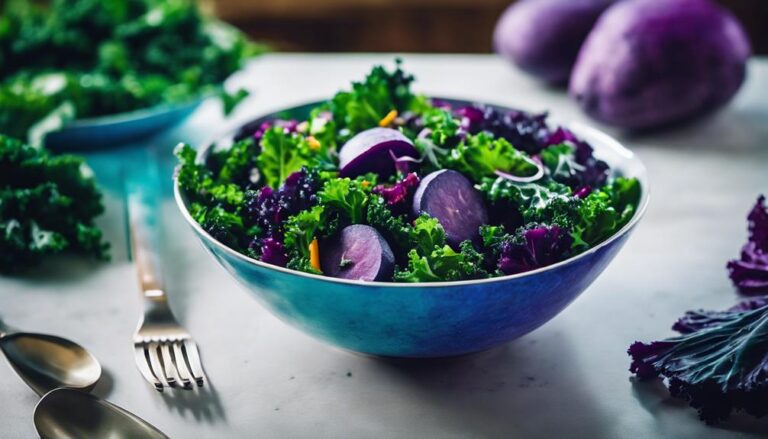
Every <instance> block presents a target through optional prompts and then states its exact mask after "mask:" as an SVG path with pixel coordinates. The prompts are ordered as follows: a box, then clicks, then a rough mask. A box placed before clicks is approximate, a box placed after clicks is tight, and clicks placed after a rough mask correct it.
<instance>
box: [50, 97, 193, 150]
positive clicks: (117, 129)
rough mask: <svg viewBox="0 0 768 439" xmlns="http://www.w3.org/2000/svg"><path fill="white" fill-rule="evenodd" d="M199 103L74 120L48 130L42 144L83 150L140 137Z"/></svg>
mask: <svg viewBox="0 0 768 439" xmlns="http://www.w3.org/2000/svg"><path fill="white" fill-rule="evenodd" d="M200 102H201V101H200V100H195V101H193V102H190V103H187V104H183V105H173V106H168V105H164V106H158V107H154V108H148V109H145V110H137V111H132V112H129V113H123V114H116V115H112V116H103V117H96V118H91V119H81V120H75V121H73V122H71V123H68V124H66V125H65V126H64V127H63V128H62V129H61V130H59V131H53V132H51V133H49V134H48V135H47V136H46V138H45V145H46V146H47V147H48V148H50V149H52V150H55V151H86V150H93V149H100V148H111V147H114V146H116V145H120V144H124V143H129V142H132V141H136V140H140V139H142V138H145V137H149V136H151V135H152V134H156V133H158V132H160V131H162V130H165V129H168V128H170V127H172V126H174V125H176V124H178V123H179V122H181V121H182V120H184V119H185V118H186V117H187V116H189V115H190V114H192V112H193V111H195V109H196V108H197V107H198V105H200Z"/></svg>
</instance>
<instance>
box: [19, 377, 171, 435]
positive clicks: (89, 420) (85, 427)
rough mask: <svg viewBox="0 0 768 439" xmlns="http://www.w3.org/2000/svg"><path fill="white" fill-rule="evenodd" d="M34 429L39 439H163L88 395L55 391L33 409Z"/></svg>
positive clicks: (130, 416) (144, 424) (133, 417)
mask: <svg viewBox="0 0 768 439" xmlns="http://www.w3.org/2000/svg"><path fill="white" fill-rule="evenodd" d="M34 419H35V428H36V429H37V434H39V435H40V437H41V438H42V439H80V438H110V439H122V438H125V439H129V438H146V439H167V438H168V436H166V435H165V434H163V433H162V432H161V431H160V430H158V429H156V428H155V427H153V426H152V425H150V424H149V423H147V422H146V421H145V420H143V419H141V418H139V417H138V416H136V415H134V414H132V413H130V412H128V411H126V410H124V409H122V408H120V407H118V406H116V405H114V404H111V403H109V402H107V401H105V400H103V399H100V398H97V397H95V396H93V395H91V394H90V393H85V392H81V391H79V390H73V389H56V390H52V391H50V392H49V393H48V394H46V395H45V396H44V397H43V399H41V400H40V402H39V403H38V404H37V407H35V416H34Z"/></svg>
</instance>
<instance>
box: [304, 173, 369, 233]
mask: <svg viewBox="0 0 768 439" xmlns="http://www.w3.org/2000/svg"><path fill="white" fill-rule="evenodd" d="M368 177H369V178H373V182H372V181H371V180H369V179H366V176H363V177H362V178H361V177H358V178H357V179H355V180H352V179H350V178H335V179H331V180H328V181H326V182H325V184H324V185H323V188H322V190H320V192H318V193H317V197H318V199H319V200H320V204H322V205H325V206H328V207H329V208H332V209H335V210H336V211H338V212H339V213H340V214H341V216H342V217H344V218H346V219H347V220H348V221H349V222H350V223H351V224H361V223H363V222H365V216H366V209H367V208H368V203H369V201H370V193H371V189H372V187H373V185H374V184H375V178H374V177H370V176H368Z"/></svg>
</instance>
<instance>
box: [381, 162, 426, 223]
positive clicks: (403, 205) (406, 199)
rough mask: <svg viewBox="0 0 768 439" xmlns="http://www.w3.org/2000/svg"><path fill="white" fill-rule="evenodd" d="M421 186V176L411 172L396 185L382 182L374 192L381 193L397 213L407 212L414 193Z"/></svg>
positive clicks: (390, 207)
mask: <svg viewBox="0 0 768 439" xmlns="http://www.w3.org/2000/svg"><path fill="white" fill-rule="evenodd" d="M418 186H419V176H418V175H416V174H415V173H413V172H411V173H410V174H408V175H406V176H405V177H404V178H403V179H402V180H400V181H398V182H397V183H395V184H394V185H383V184H380V185H378V186H376V187H374V188H373V193H375V194H379V195H381V197H382V198H384V200H385V201H386V202H387V206H388V207H389V209H390V210H391V211H392V212H393V213H396V214H402V213H406V212H407V211H408V209H409V208H410V206H411V201H412V200H413V194H414V192H416V188H417V187H418Z"/></svg>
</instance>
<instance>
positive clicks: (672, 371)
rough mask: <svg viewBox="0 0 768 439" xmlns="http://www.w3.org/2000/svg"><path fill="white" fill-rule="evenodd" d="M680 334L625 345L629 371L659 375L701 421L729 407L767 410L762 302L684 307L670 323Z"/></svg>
mask: <svg viewBox="0 0 768 439" xmlns="http://www.w3.org/2000/svg"><path fill="white" fill-rule="evenodd" d="M675 329H676V330H678V331H681V332H684V334H683V335H680V336H677V337H672V338H668V339H666V340H662V341H658V342H653V343H650V344H645V343H641V342H635V343H634V344H632V346H630V347H629V350H628V353H629V355H630V356H631V357H632V363H631V366H630V371H631V372H634V373H635V374H637V376H638V377H640V378H653V377H656V376H662V377H663V378H665V379H667V382H668V385H669V391H670V393H671V394H672V396H675V397H677V398H681V399H684V400H686V401H687V402H688V403H689V404H690V405H691V406H692V407H694V408H696V409H698V411H699V416H700V417H701V419H702V420H704V421H705V422H707V423H716V422H718V421H721V420H724V419H727V418H728V417H729V416H730V414H731V412H732V411H744V412H746V413H748V414H750V415H753V416H757V417H760V416H763V415H765V414H766V412H768V303H767V302H766V298H760V299H759V300H758V299H752V300H750V301H746V302H742V303H740V304H739V305H736V306H735V307H733V308H731V309H730V310H727V311H697V312H695V313H688V314H686V315H685V316H684V317H683V318H681V319H680V320H679V321H678V323H676V324H675Z"/></svg>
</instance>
